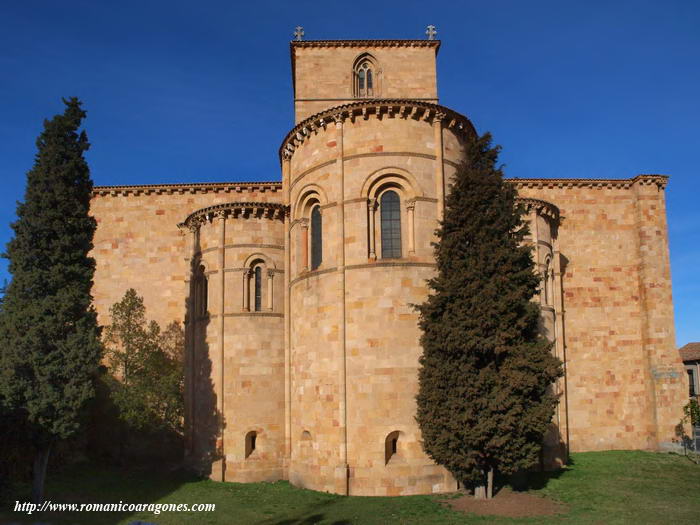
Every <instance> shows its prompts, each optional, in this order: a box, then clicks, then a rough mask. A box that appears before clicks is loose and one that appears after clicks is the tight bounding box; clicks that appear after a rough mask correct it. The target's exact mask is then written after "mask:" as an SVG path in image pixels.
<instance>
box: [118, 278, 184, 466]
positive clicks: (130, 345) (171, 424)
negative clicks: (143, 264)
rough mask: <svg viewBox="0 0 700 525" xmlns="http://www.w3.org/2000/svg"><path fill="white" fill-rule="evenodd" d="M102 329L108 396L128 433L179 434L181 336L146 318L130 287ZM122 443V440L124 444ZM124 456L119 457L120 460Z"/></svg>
mask: <svg viewBox="0 0 700 525" xmlns="http://www.w3.org/2000/svg"><path fill="white" fill-rule="evenodd" d="M109 311H110V315H111V323H110V325H109V326H108V327H107V328H106V330H105V348H106V356H107V363H108V367H109V371H110V373H111V374H112V375H113V377H114V378H115V379H116V381H113V382H111V392H112V393H111V397H112V400H113V402H114V404H115V405H116V407H117V409H118V411H119V418H120V419H121V420H122V421H123V422H124V423H125V424H126V425H127V429H131V430H137V431H150V432H158V431H166V432H171V433H175V434H181V433H182V430H183V428H182V418H183V415H184V370H183V359H184V346H185V341H184V333H183V330H182V328H181V327H180V325H179V324H178V323H171V324H170V325H169V326H168V327H167V328H166V329H165V331H161V329H160V326H159V325H158V323H156V322H155V321H151V322H148V321H147V319H146V307H145V306H144V304H143V298H142V297H140V296H139V295H138V294H137V293H136V290H134V289H133V288H130V289H128V290H127V291H126V293H125V294H124V297H122V299H121V300H120V301H119V302H118V303H115V304H113V305H112V307H111V308H110V310H109ZM125 441H126V436H125V439H123V440H122V442H125ZM122 454H123V451H122V452H121V453H120V456H121V455H122Z"/></svg>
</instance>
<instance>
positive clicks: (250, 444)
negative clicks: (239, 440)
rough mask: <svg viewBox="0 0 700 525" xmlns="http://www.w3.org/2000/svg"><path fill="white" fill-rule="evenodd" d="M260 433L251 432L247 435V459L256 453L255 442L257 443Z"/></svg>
mask: <svg viewBox="0 0 700 525" xmlns="http://www.w3.org/2000/svg"><path fill="white" fill-rule="evenodd" d="M257 438H258V433H257V432H256V431H255V430H251V431H250V432H248V433H247V434H246V435H245V457H246V458H247V457H248V456H250V455H251V454H252V453H253V452H254V451H255V442H256V441H257Z"/></svg>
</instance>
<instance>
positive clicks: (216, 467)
mask: <svg viewBox="0 0 700 525" xmlns="http://www.w3.org/2000/svg"><path fill="white" fill-rule="evenodd" d="M215 220H216V221H217V222H218V223H219V224H218V229H219V249H218V251H219V264H218V266H219V309H218V312H217V313H218V316H219V319H218V325H219V326H218V332H219V334H218V335H219V341H218V343H219V345H218V346H219V348H218V352H217V356H216V358H217V368H218V372H219V377H218V378H217V379H218V381H217V383H218V384H217V385H216V410H217V411H218V425H219V428H218V437H217V440H216V459H215V462H214V464H213V465H212V473H211V475H212V479H215V480H216V481H225V480H226V449H225V445H224V377H225V376H224V304H225V302H224V300H225V292H224V287H225V286H224V283H225V275H224V273H225V271H224V268H225V265H226V264H225V263H226V261H225V249H224V245H225V239H226V213H225V212H224V211H221V212H218V213H217V214H216V216H215Z"/></svg>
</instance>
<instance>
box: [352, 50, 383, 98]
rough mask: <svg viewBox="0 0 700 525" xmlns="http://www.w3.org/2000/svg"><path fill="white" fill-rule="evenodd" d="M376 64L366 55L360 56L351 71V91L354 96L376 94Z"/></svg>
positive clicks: (371, 95) (372, 95)
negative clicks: (352, 82) (352, 84)
mask: <svg viewBox="0 0 700 525" xmlns="http://www.w3.org/2000/svg"><path fill="white" fill-rule="evenodd" d="M377 73H378V71H377V66H376V64H375V62H374V60H372V58H371V57H370V56H368V55H363V57H360V58H359V59H358V60H357V62H356V64H355V68H354V71H353V79H354V86H353V92H354V95H355V96H356V97H374V96H377V94H378V90H377Z"/></svg>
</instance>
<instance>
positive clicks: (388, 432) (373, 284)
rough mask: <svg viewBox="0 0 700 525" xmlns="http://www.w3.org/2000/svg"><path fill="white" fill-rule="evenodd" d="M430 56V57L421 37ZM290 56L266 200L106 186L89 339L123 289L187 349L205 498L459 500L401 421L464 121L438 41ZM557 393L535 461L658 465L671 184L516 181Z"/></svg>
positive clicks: (670, 354) (240, 188)
mask: <svg viewBox="0 0 700 525" xmlns="http://www.w3.org/2000/svg"><path fill="white" fill-rule="evenodd" d="M431 38H432V37H431ZM431 38H429V39H426V40H318V41H303V40H296V41H293V42H291V44H290V50H291V64H292V75H293V77H292V78H293V97H294V109H295V122H294V124H293V126H292V128H291V130H290V131H289V132H288V133H287V134H286V136H284V138H283V139H282V141H281V146H280V148H279V162H280V171H281V182H227V183H194V184H161V185H143V186H101V187H96V188H95V189H94V198H93V201H92V208H91V209H92V213H93V214H94V216H95V217H96V219H97V221H98V229H97V232H96V236H95V241H94V250H93V256H94V257H95V259H96V261H97V272H96V276H95V284H94V291H93V293H94V298H95V302H96V306H97V309H98V312H99V314H100V322H101V323H102V324H107V323H108V322H109V318H108V309H109V307H110V306H111V305H112V304H113V303H115V302H117V301H118V300H119V299H120V298H121V297H122V296H123V294H124V292H125V290H126V289H127V288H129V287H133V288H135V289H136V290H137V291H138V293H139V294H140V295H142V296H144V299H145V304H146V307H147V311H148V315H149V317H151V318H153V319H155V320H157V321H158V322H159V323H161V325H164V324H167V323H168V322H170V321H173V320H178V321H181V322H183V323H184V326H185V331H186V340H187V345H186V356H185V361H186V363H185V364H186V428H187V430H186V434H187V435H186V442H187V457H188V459H189V460H190V461H191V462H192V463H193V464H194V465H196V466H197V467H198V468H199V469H200V470H201V471H203V472H206V473H207V474H208V475H209V476H211V477H212V478H213V479H216V480H225V481H241V482H247V481H260V480H278V479H288V480H290V481H291V482H292V483H293V484H295V485H297V486H303V487H308V488H310V489H315V490H322V491H329V492H334V493H338V494H354V495H403V494H421V493H435V492H446V491H451V490H454V489H455V488H456V487H457V483H456V481H455V480H454V479H453V478H452V477H451V475H450V474H449V473H448V472H447V471H446V470H445V469H443V468H442V467H440V466H438V465H436V464H434V463H433V462H432V461H431V460H430V459H429V458H428V457H427V456H426V455H425V453H424V452H423V450H422V448H421V434H420V430H419V428H418V426H417V424H416V422H415V419H414V415H415V411H416V405H415V395H416V392H417V368H418V358H419V356H420V355H421V347H420V344H419V335H420V334H419V329H418V327H417V313H416V311H415V310H413V309H412V307H411V306H410V305H411V304H416V303H421V302H422V301H423V300H424V299H425V298H426V295H427V288H426V284H425V283H426V279H428V278H430V277H431V276H432V275H433V273H434V271H435V264H434V258H433V248H432V247H431V241H433V240H434V231H435V229H436V226H437V224H438V219H439V218H440V217H441V216H442V213H443V207H444V199H445V193H446V192H447V191H449V186H450V180H451V178H452V177H453V176H454V174H455V172H456V170H457V168H458V166H459V164H460V162H461V161H462V160H463V159H464V151H465V147H464V145H465V141H466V140H467V139H468V138H469V137H470V136H472V135H473V134H475V133H476V131H475V129H474V126H473V125H472V123H471V122H470V121H469V119H468V118H467V117H465V116H463V115H461V114H459V113H457V112H455V111H453V110H451V109H449V108H447V107H444V106H441V105H440V104H439V100H438V93H437V78H436V57H437V53H438V49H439V48H440V41H438V40H434V39H431ZM511 183H512V184H513V185H515V187H516V188H517V191H518V193H519V196H520V198H521V200H522V202H523V203H524V204H525V207H526V210H527V214H526V216H525V217H524V218H525V219H526V220H527V221H528V222H529V224H530V229H531V238H530V239H529V242H531V244H532V246H533V257H534V258H535V262H536V265H537V269H538V271H539V272H541V275H542V287H541V295H540V297H539V298H538V300H539V301H540V303H541V310H542V327H543V331H544V333H545V334H546V336H547V337H548V338H550V339H551V340H552V341H553V342H554V345H553V348H554V350H553V351H554V352H555V353H556V355H557V356H559V357H560V358H561V359H562V361H563V362H564V363H565V368H566V376H565V378H563V379H562V380H561V381H559V382H558V383H557V384H556V385H554V387H555V388H556V391H557V392H558V393H559V394H560V403H559V406H558V408H557V411H556V414H555V416H554V419H553V422H552V430H551V432H550V433H549V434H548V435H547V436H546V440H545V450H544V453H543V462H544V463H547V464H552V463H554V464H556V463H557V462H558V461H561V458H563V457H564V455H565V454H566V451H567V450H570V451H586V450H607V449H648V450H658V449H664V448H666V447H668V446H670V444H671V442H672V439H673V438H674V427H675V425H676V424H677V423H678V422H679V420H680V418H681V406H682V405H683V403H684V402H685V401H686V398H687V384H686V383H685V381H686V380H685V377H684V375H685V374H683V373H682V370H683V368H682V363H681V362H680V358H679V356H678V352H677V350H676V348H675V335H674V321H673V303H672V298H671V279H670V269H669V253H668V238H667V226H666V210H665V201H664V190H665V187H666V184H667V177H665V176H662V175H636V176H631V177H630V178H625V179H612V180H611V179H567V178H559V179H512V180H511Z"/></svg>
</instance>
